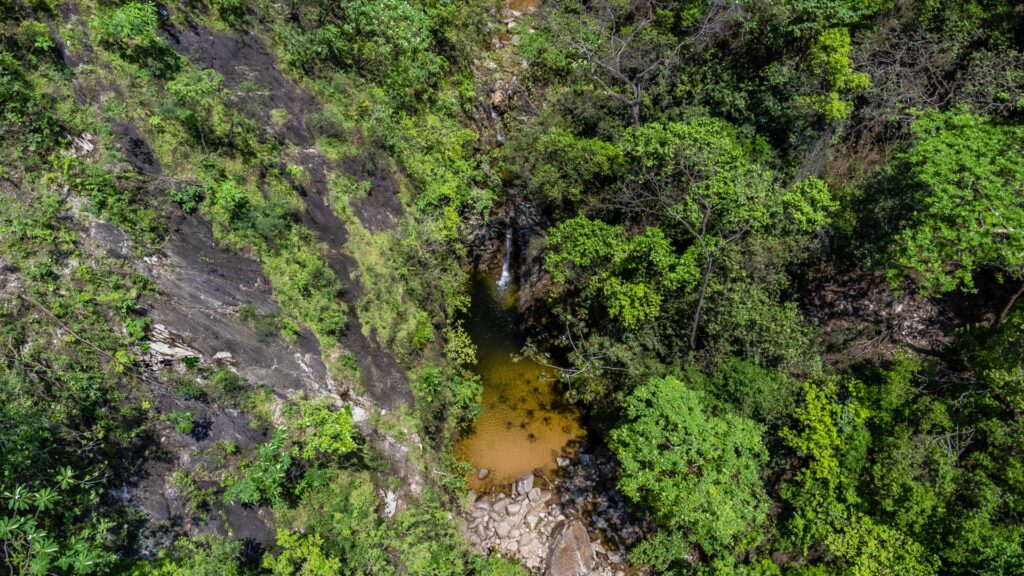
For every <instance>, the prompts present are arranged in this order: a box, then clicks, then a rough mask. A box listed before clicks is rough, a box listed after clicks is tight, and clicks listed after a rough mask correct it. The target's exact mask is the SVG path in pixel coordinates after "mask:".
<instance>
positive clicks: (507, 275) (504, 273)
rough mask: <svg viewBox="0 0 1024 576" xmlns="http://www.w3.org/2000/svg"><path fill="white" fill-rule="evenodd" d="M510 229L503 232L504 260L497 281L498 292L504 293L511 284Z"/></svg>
mask: <svg viewBox="0 0 1024 576" xmlns="http://www.w3.org/2000/svg"><path fill="white" fill-rule="evenodd" d="M511 262H512V227H511V226H510V227H509V228H508V230H506V231H505V259H504V260H503V261H502V263H501V278H499V279H498V291H499V292H502V293H504V292H505V290H508V287H509V286H510V285H511V284H512V271H511Z"/></svg>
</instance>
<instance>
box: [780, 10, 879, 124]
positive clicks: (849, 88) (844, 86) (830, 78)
mask: <svg viewBox="0 0 1024 576" xmlns="http://www.w3.org/2000/svg"><path fill="white" fill-rule="evenodd" d="M807 66H808V68H809V72H810V73H811V74H813V75H816V76H819V77H821V78H822V79H823V80H824V84H825V90H826V92H825V94H823V95H816V96H809V97H802V98H798V102H803V103H805V104H809V105H811V106H813V107H814V108H816V109H817V110H818V111H819V112H820V113H821V114H822V115H823V116H824V117H825V121H826V122H829V123H832V122H838V121H840V120H845V119H846V118H848V117H849V116H850V113H851V112H853V103H852V102H850V101H849V97H850V96H851V95H856V94H857V93H858V92H863V91H864V90H867V89H868V88H870V87H871V77H870V76H868V75H867V74H866V73H863V72H855V71H854V70H853V62H852V61H851V60H850V31H849V30H847V29H846V28H830V29H828V30H825V31H824V32H822V33H821V35H819V36H818V37H817V38H815V39H814V42H812V43H811V50H810V53H809V54H808V60H807Z"/></svg>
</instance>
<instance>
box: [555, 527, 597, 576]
mask: <svg viewBox="0 0 1024 576" xmlns="http://www.w3.org/2000/svg"><path fill="white" fill-rule="evenodd" d="M593 567H594V551H593V550H592V549H591V546H590V537H589V536H587V529H586V528H584V527H583V523H582V522H580V521H579V520H572V521H570V522H563V523H560V524H559V525H558V526H556V528H555V539H554V544H553V545H552V547H551V550H550V551H549V552H548V562H547V570H545V572H544V574H545V576H585V575H586V574H590V570H591V569H592V568H593Z"/></svg>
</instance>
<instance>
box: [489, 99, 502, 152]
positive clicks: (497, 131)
mask: <svg viewBox="0 0 1024 576" xmlns="http://www.w3.org/2000/svg"><path fill="white" fill-rule="evenodd" d="M487 113H488V114H490V115H491V120H493V121H494V135H495V137H497V139H498V144H504V143H505V133H504V132H502V131H501V116H499V115H498V111H497V110H495V109H494V106H491V105H490V104H487Z"/></svg>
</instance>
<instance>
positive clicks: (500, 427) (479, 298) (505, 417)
mask: <svg viewBox="0 0 1024 576" xmlns="http://www.w3.org/2000/svg"><path fill="white" fill-rule="evenodd" d="M470 313H471V316H470V317H469V318H467V321H466V330H467V331H468V332H469V335H470V336H471V337H472V338H473V342H474V343H475V344H476V346H477V367H476V371H477V373H478V374H480V376H481V377H482V378H483V384H484V393H483V401H482V406H481V413H480V416H479V417H478V418H477V419H476V421H475V422H474V423H473V430H472V432H471V433H469V434H467V435H466V436H465V437H464V438H463V439H462V440H460V441H459V443H458V445H457V446H456V453H457V454H458V455H459V457H460V458H462V459H464V460H466V461H468V462H469V463H470V464H472V465H473V467H474V470H473V472H472V474H471V475H470V476H469V485H470V488H473V489H474V490H477V491H481V490H484V489H486V488H488V487H490V486H491V485H493V484H501V483H507V482H510V481H512V480H514V479H515V478H516V477H517V476H521V475H523V474H528V473H530V472H532V471H533V470H534V469H536V468H541V469H543V470H545V473H546V474H547V475H548V477H549V478H550V477H551V473H552V472H553V471H554V469H555V457H556V456H558V455H559V454H560V453H562V452H563V451H564V450H565V449H566V447H567V444H569V443H570V441H572V440H575V439H579V438H582V436H583V429H582V427H581V426H580V414H579V411H578V410H577V409H575V408H574V407H572V406H570V405H568V404H567V403H566V402H565V401H564V399H563V397H562V394H561V393H560V392H559V390H558V388H559V386H558V382H557V380H556V379H555V372H554V370H553V369H551V368H549V367H547V366H544V365H542V364H539V363H537V362H535V361H533V360H529V359H522V360H519V361H518V362H513V360H512V358H511V355H512V354H517V353H518V352H519V351H520V349H521V348H522V346H523V344H524V343H525V337H524V336H523V334H522V333H521V332H520V331H519V329H518V327H517V320H516V317H515V314H514V313H513V311H512V310H510V308H509V307H508V306H507V305H506V304H504V303H502V302H501V301H500V299H499V295H498V294H497V291H496V289H495V287H494V280H493V279H490V278H481V279H477V280H476V281H475V282H474V285H473V301H472V305H471V307H470ZM481 468H487V469H488V470H490V471H491V473H490V476H488V477H487V478H486V479H485V480H484V481H480V480H478V479H477V471H478V470H479V469H481Z"/></svg>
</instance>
